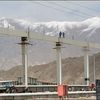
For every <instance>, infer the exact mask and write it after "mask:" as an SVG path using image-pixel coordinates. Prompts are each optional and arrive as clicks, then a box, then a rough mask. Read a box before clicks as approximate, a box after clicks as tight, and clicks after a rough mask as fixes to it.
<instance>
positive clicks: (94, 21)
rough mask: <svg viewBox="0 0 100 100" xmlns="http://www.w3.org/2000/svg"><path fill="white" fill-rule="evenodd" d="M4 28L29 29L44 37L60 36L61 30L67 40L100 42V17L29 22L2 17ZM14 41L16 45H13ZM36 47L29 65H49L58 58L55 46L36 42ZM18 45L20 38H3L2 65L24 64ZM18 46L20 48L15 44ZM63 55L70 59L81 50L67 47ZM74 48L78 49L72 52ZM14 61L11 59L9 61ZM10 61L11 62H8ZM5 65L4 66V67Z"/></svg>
mask: <svg viewBox="0 0 100 100" xmlns="http://www.w3.org/2000/svg"><path fill="white" fill-rule="evenodd" d="M0 27H4V28H11V29H18V30H25V31H27V30H28V28H29V29H30V31H34V32H38V33H41V34H44V35H50V36H58V33H59V32H60V31H62V32H65V37H66V38H67V39H75V40H80V41H83V40H85V41H88V42H89V41H90V42H98V43H100V33H99V31H100V17H93V18H90V19H86V20H84V21H78V22H69V21H64V22H59V21H52V22H40V23H39V22H38V23H33V22H28V21H25V20H20V19H14V18H5V17H3V18H0ZM12 41H13V42H12ZM31 41H32V42H33V46H32V47H31V46H29V48H30V49H29V58H30V59H29V64H40V63H47V62H49V61H53V60H55V59H56V57H55V56H54V55H55V54H54V52H53V51H54V50H52V48H53V47H54V45H52V44H50V43H46V42H40V41H34V40H31ZM17 42H20V39H19V38H13V37H0V43H1V45H0V59H1V67H2V66H7V67H8V66H14V65H16V64H21V61H20V60H21V56H20V55H19V53H21V52H20V49H19V47H20V46H17V44H16V43H17ZM15 44H16V45H15ZM65 47H66V48H65V49H64V50H63V52H62V55H63V56H64V57H68V56H79V55H80V53H81V50H80V49H79V48H78V49H77V48H74V47H73V46H65ZM72 48H74V49H72ZM9 58H10V59H9ZM5 59H7V60H8V62H7V60H5ZM3 63H4V64H3Z"/></svg>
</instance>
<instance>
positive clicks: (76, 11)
mask: <svg viewBox="0 0 100 100" xmlns="http://www.w3.org/2000/svg"><path fill="white" fill-rule="evenodd" d="M53 4H55V5H56V6H59V7H61V8H65V9H66V8H67V9H69V10H71V11H75V13H78V12H79V13H81V14H83V15H85V16H88V17H91V16H92V17H93V15H90V14H87V13H85V12H81V11H78V10H75V9H72V8H69V7H65V6H62V5H60V4H58V3H55V2H53Z"/></svg>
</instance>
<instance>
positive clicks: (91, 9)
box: [67, 2, 98, 12]
mask: <svg viewBox="0 0 100 100" xmlns="http://www.w3.org/2000/svg"><path fill="white" fill-rule="evenodd" d="M67 3H71V4H73V5H77V6H79V7H81V8H85V9H88V10H90V11H92V12H93V11H96V12H98V11H97V10H96V9H93V8H90V7H87V6H83V5H81V4H79V3H73V2H67Z"/></svg>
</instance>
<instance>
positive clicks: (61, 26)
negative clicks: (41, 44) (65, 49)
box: [0, 17, 100, 39]
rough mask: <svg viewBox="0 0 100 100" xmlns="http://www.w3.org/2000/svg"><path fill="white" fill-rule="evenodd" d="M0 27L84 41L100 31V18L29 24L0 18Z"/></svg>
mask: <svg viewBox="0 0 100 100" xmlns="http://www.w3.org/2000/svg"><path fill="white" fill-rule="evenodd" d="M0 27H4V28H12V29H19V30H27V29H28V27H29V28H30V31H34V32H38V33H41V34H45V35H52V36H57V35H58V33H59V32H60V31H63V32H65V33H66V36H67V38H74V39H82V38H83V39H84V38H90V37H91V36H93V35H94V34H98V30H99V29H100V17H93V18H89V19H86V20H84V21H78V22H75V21H74V22H69V21H63V22H60V21H52V22H40V23H39V22H38V23H31V22H28V21H26V20H20V19H14V18H5V17H2V18H0Z"/></svg>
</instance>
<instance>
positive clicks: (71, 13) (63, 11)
mask: <svg viewBox="0 0 100 100" xmlns="http://www.w3.org/2000/svg"><path fill="white" fill-rule="evenodd" d="M34 3H36V4H38V5H41V6H44V7H47V8H51V9H54V10H56V11H58V12H61V13H64V14H65V13H68V14H70V15H73V14H74V15H76V16H78V17H80V18H83V17H85V16H84V15H83V16H82V15H80V14H78V13H75V12H73V11H72V10H69V9H66V10H69V11H70V12H69V11H65V10H62V9H59V8H56V7H53V6H50V5H45V4H43V3H40V2H34Z"/></svg>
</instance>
